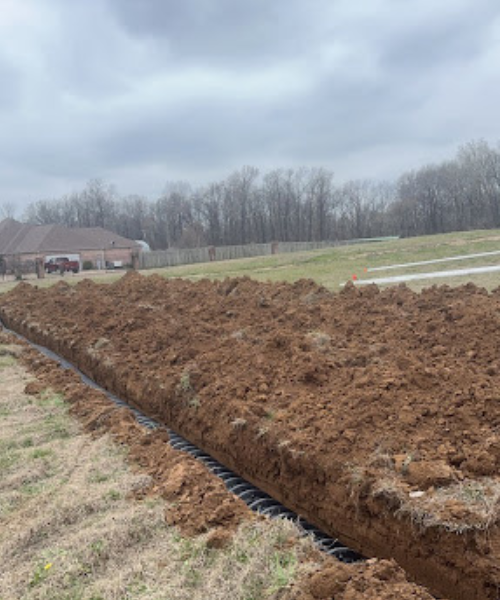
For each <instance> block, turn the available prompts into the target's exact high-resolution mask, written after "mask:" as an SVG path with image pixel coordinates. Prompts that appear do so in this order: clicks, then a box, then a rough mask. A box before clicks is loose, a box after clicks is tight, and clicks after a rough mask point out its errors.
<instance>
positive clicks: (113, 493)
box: [106, 490, 122, 502]
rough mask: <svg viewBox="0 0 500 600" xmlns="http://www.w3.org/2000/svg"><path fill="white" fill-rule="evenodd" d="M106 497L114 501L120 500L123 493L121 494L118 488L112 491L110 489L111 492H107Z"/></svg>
mask: <svg viewBox="0 0 500 600" xmlns="http://www.w3.org/2000/svg"><path fill="white" fill-rule="evenodd" d="M106 497H107V498H108V499H109V500H111V501H113V502H116V501H117V500H120V498H121V497H122V495H121V494H120V492H119V491H117V490H110V491H109V492H108V493H107V494H106Z"/></svg>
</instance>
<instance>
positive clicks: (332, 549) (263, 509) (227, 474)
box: [0, 319, 364, 563]
mask: <svg viewBox="0 0 500 600" xmlns="http://www.w3.org/2000/svg"><path fill="white" fill-rule="evenodd" d="M0 327H1V329H2V330H3V331H5V332H6V333H9V334H11V335H13V336H15V337H16V338H17V339H19V340H21V341H23V342H25V343H27V344H29V345H30V346H31V347H32V348H35V349H36V350H37V351H38V352H40V353H41V354H43V355H44V356H46V357H47V358H50V359H51V360H54V361H56V362H57V363H58V364H59V366H60V367H61V368H63V369H69V370H71V371H73V372H75V373H76V374H77V375H78V376H79V377H80V379H81V381H82V382H83V383H84V384H85V385H87V386H89V387H91V388H93V389H96V390H98V391H100V392H102V393H103V394H105V396H106V397H107V398H108V399H109V400H111V401H112V402H113V403H114V404H115V405H116V406H117V407H119V408H126V409H128V410H129V411H131V413H132V414H133V415H134V417H135V419H136V420H137V422H138V423H139V424H140V425H142V426H143V427H146V428H147V429H150V430H154V429H159V428H163V429H165V430H166V431H167V433H168V437H169V443H170V445H171V446H172V447H173V448H174V449H176V450H180V451H182V452H186V453H187V454H189V455H191V456H193V457H194V458H196V459H197V460H199V461H200V462H202V463H203V464H204V465H205V466H206V467H207V468H208V469H209V471H211V472H212V473H213V474H214V475H216V476H217V477H219V478H220V479H221V480H222V481H223V483H224V485H225V486H226V488H227V489H228V490H229V491H230V492H231V493H233V494H235V495H236V496H238V497H239V498H240V499H241V500H242V501H243V502H245V504H246V505H247V506H248V507H249V508H250V509H251V510H252V511H254V512H256V513H259V514H262V515H264V516H268V517H271V518H281V519H288V520H290V521H292V522H293V523H295V525H296V526H297V527H298V529H299V532H300V533H301V535H303V536H310V538H311V539H312V541H313V542H314V543H315V544H316V546H317V547H318V549H319V550H321V551H323V552H325V553H326V554H328V555H330V556H332V557H334V558H336V559H337V560H339V561H340V562H343V563H354V562H360V561H362V560H364V558H363V557H362V556H361V555H360V554H358V553H357V552H355V551H354V550H352V549H350V548H348V547H347V546H346V545H344V544H343V543H342V542H341V541H340V540H339V539H338V538H335V537H332V536H330V535H328V534H327V533H325V532H323V531H321V529H319V528H318V527H316V526H315V525H313V524H311V523H310V522H309V521H307V520H306V519H305V518H304V517H302V516H301V515H299V514H297V513H295V512H294V511H293V510H290V509H289V508H287V507H286V506H284V505H283V504H282V503H281V502H279V501H278V500H276V499H274V498H273V497H272V496H270V495H269V494H267V493H266V492H264V491H263V490H261V489H259V488H258V487H256V486H255V485H253V484H252V483H250V482H249V481H247V480H246V479H244V478H243V477H241V476H239V475H238V474H237V473H235V472H234V471H232V470H231V469H229V468H227V467H226V466H224V465H223V464H222V463H221V462H219V461H218V460H216V459H215V458H213V457H212V456H210V455H209V454H207V453H206V452H204V451H203V450H202V449H201V448H199V447H197V446H196V445H194V444H192V443H191V442H190V441H189V440H187V439H186V438H184V437H182V436H181V435H179V434H178V433H176V432H175V431H173V430H172V429H170V428H168V427H165V426H164V425H163V424H161V423H159V422H158V421H155V420H154V419H151V418H150V417H148V416H147V415H146V414H144V413H143V412H142V411H140V410H139V409H138V408H136V407H134V406H131V405H130V404H128V403H127V402H125V401H124V400H122V399H121V398H119V397H118V396H116V395H115V394H113V393H112V392H110V391H108V390H107V389H106V388H104V387H102V386H100V385H99V384H98V383H96V382H95V381H94V380H93V379H91V378H90V377H88V376H87V375H85V373H83V371H81V370H80V369H79V368H78V367H77V366H76V365H74V364H73V363H71V362H69V361H68V360H66V359H65V358H63V357H62V356H60V355H58V354H56V353H55V352H53V351H52V350H50V349H49V348H47V347H45V346H42V345H40V344H36V343H35V342H32V341H31V340H29V339H28V338H26V337H24V336H23V335H21V334H19V333H17V332H16V331H13V330H12V329H9V328H8V327H6V326H5V324H4V323H3V322H2V320H1V319H0Z"/></svg>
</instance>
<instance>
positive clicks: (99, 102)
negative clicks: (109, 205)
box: [0, 0, 500, 205]
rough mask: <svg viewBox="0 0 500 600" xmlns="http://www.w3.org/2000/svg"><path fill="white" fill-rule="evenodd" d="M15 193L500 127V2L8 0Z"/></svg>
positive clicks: (458, 139) (7, 83)
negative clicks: (76, 0)
mask: <svg viewBox="0 0 500 600" xmlns="http://www.w3.org/2000/svg"><path fill="white" fill-rule="evenodd" d="M0 9H1V10H2V12H1V14H2V18H1V19H0V109H1V111H0V127H1V135H0V203H2V202H4V201H9V200H15V201H18V202H19V204H20V205H21V204H26V203H27V202H28V201H33V200H37V199H39V198H41V197H50V196H57V195H59V194H62V193H64V192H70V191H72V190H73V189H77V188H78V187H80V186H82V185H84V184H85V181H86V180H87V179H90V178H92V177H96V176H99V177H103V178H105V179H107V180H108V181H110V182H112V183H115V184H116V185H117V186H118V188H119V190H120V191H121V192H123V193H129V192H130V193H144V194H151V195H154V194H156V193H159V191H160V190H161V189H162V187H163V186H164V184H165V182H166V180H167V179H181V178H182V179H189V180H190V181H192V182H193V183H205V182H208V181H210V180H213V179H217V178H221V177H224V176H226V175H228V174H229V173H230V171H231V170H232V169H234V168H236V167H239V166H241V165H243V164H254V165H256V166H258V167H262V168H263V169H267V168H274V167H280V166H299V165H317V166H327V167H329V168H331V169H333V170H334V171H335V172H336V174H337V176H338V178H339V179H340V180H342V179H345V178H348V177H378V178H384V177H394V176H397V175H398V174H399V173H400V171H401V170H403V169H407V168H413V167H418V166H419V165H420V164H422V163H427V162H430V161H433V160H441V159H442V158H445V157H446V156H449V155H450V153H453V151H454V149H455V148H456V147H457V146H458V145H459V144H461V143H464V142H466V141H468V140H470V139H472V138H479V137H484V138H486V139H488V140H490V141H492V142H496V141H497V140H499V139H500V126H499V125H498V124H497V123H498V119H497V118H496V113H497V106H498V104H499V102H500V86H499V85H498V74H497V70H498V69H497V65H498V63H499V61H500V44H499V43H498V39H500V8H499V7H498V5H497V2H496V0H443V1H442V2H440V3H436V2H435V1H434V0H432V1H431V0H418V1H417V0H407V1H404V2H402V1H401V0H364V1H360V2H356V3H354V2H352V0H335V1H333V2H332V1H331V0H312V1H311V2H308V3H304V2H299V0H290V1H289V2H284V1H283V0H277V1H276V2H267V1H264V0H254V1H253V2H233V1H232V0H186V1H185V2H182V3H179V2H173V1H172V0H168V1H165V0H143V1H142V2H137V1H135V0H87V2H85V3H77V4H75V3H68V2H65V1H63V0H25V1H24V2H23V3H19V2H15V0H0Z"/></svg>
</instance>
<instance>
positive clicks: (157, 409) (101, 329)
mask: <svg viewBox="0 0 500 600" xmlns="http://www.w3.org/2000/svg"><path fill="white" fill-rule="evenodd" d="M499 309H500V294H499V293H498V292H493V293H492V294H488V293H487V292H485V291H484V290H481V289H478V288H476V287H474V286H472V285H468V286H464V287H462V288H458V289H457V288H456V289H450V288H447V287H441V288H431V289H429V290H425V291H424V292H422V293H421V294H416V293H413V292H411V291H410V290H408V289H407V288H405V287H399V288H393V289H389V290H386V291H383V292H380V291H379V290H378V289H377V288H376V287H367V288H363V289H357V288H355V287H354V286H353V285H348V286H346V288H345V290H344V291H343V292H342V293H340V294H338V295H334V294H331V293H329V292H328V291H327V290H325V289H323V288H321V287H318V286H317V285H315V284H314V283H313V282H311V281H300V282H297V283H295V284H291V285H290V284H263V283H258V282H255V281H252V280H249V279H234V280H226V281H223V282H211V281H206V280H203V281H199V282H196V283H191V282H187V281H182V280H172V281H168V280H164V279H162V278H160V277H158V276H151V277H142V276H140V275H137V274H131V275H127V276H125V277H124V278H122V279H121V280H119V281H117V282H116V283H114V284H112V285H98V284H95V283H92V282H89V281H83V282H81V283H79V284H78V285H77V286H75V287H74V288H72V287H70V286H68V285H67V284H65V283H64V282H61V283H60V284H58V285H57V286H54V287H53V288H49V289H45V290H39V289H36V288H33V287H32V286H29V285H22V284H21V285H19V286H18V287H17V288H15V289H14V290H13V291H12V292H10V293H8V294H6V295H4V296H2V297H0V315H1V317H2V319H3V320H4V321H5V322H6V323H7V324H8V325H9V326H11V327H12V328H13V329H16V330H18V331H20V332H22V333H23V334H25V335H27V336H28V337H29V338H30V339H33V340H35V341H38V342H40V343H43V344H45V345H47V346H49V347H50V348H52V349H53V350H55V351H56V352H59V353H60V354H62V355H63V356H65V357H67V358H68V359H70V360H72V361H73V362H75V363H76V364H78V366H79V367H80V368H81V369H82V370H83V371H85V372H86V373H87V374H88V375H89V376H91V377H92V378H94V379H95V380H96V381H98V382H99V383H101V384H102V385H104V386H105V387H107V388H108V389H110V390H112V391H114V392H115V393H117V394H118V395H119V396H121V397H123V398H126V399H127V400H128V401H130V402H132V403H134V404H136V405H137V406H139V407H141V409H142V410H144V412H146V413H148V414H150V415H152V416H154V417H155V418H157V419H159V420H162V421H163V422H165V423H166V424H168V425H169V426H170V427H172V428H173V429H175V430H177V431H178V432H179V433H181V434H183V435H184V436H185V437H187V438H188V439H190V440H191V441H193V442H194V443H196V444H198V445H199V446H201V447H202V448H203V449H205V450H206V451H207V452H209V453H211V454H212V455H214V456H215V457H216V458H218V459H219V460H220V461H221V462H223V463H225V464H226V465H227V466H229V467H230V468H233V469H234V470H235V471H237V472H239V473H240V474H241V475H242V476H244V477H246V478H247V479H249V480H251V481H253V482H254V483H256V484H257V485H259V486H260V487H262V488H264V489H265V490H266V491H268V492H269V493H271V494H272V495H274V496H276V497H278V498H279V499H281V500H282V501H283V502H284V503H285V504H287V505H288V506H290V507H291V508H293V509H295V510H297V511H298V512H300V513H302V514H304V515H305V516H307V517H308V518H309V519H310V520H311V521H313V522H314V523H316V524H317V525H318V526H320V527H322V528H323V529H325V530H327V531H330V532H332V533H337V534H338V535H339V537H340V538H341V539H343V541H344V542H345V543H347V544H350V545H352V546H353V547H354V548H355V549H357V550H359V551H360V552H362V553H364V554H366V555H369V556H370V555H371V556H378V557H388V558H395V559H396V560H397V561H398V563H399V564H401V565H402V566H404V568H405V569H407V570H408V571H409V572H410V573H412V574H413V576H414V577H415V578H416V579H418V580H419V581H421V582H422V583H424V584H426V585H428V586H429V587H430V588H431V589H433V590H434V591H435V593H438V594H441V595H446V596H448V597H451V598H464V599H465V598H467V600H469V599H470V600H475V599H486V598H488V599H490V598H496V597H497V596H496V594H497V591H496V590H497V589H498V588H499V587H500V562H499V553H500V544H499V541H500V538H499V533H498V526H497V521H498V501H499V498H500V481H499V480H498V477H497V473H498V469H499V466H500V436H499V434H498V431H499V427H500V406H499V403H498V389H499V384H500V359H499V357H500V353H499V345H500V336H499V335H498V334H499V331H500V317H499V315H500V310H499ZM176 478H177V479H178V481H179V485H181V483H180V482H182V480H183V474H180V473H178V474H177V475H176ZM181 487H182V485H181Z"/></svg>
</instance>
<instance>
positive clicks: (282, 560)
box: [269, 552, 297, 594]
mask: <svg viewBox="0 0 500 600" xmlns="http://www.w3.org/2000/svg"><path fill="white" fill-rule="evenodd" d="M272 562H273V566H272V573H271V577H272V583H271V586H270V588H269V593H270V594H275V593H276V592H278V591H279V590H281V589H282V588H284V587H286V586H287V585H288V584H289V583H290V581H291V580H292V579H293V577H294V575H295V570H296V568H297V557H296V556H295V555H294V554H292V553H290V552H286V553H284V552H276V553H275V555H274V557H273V561H272Z"/></svg>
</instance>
